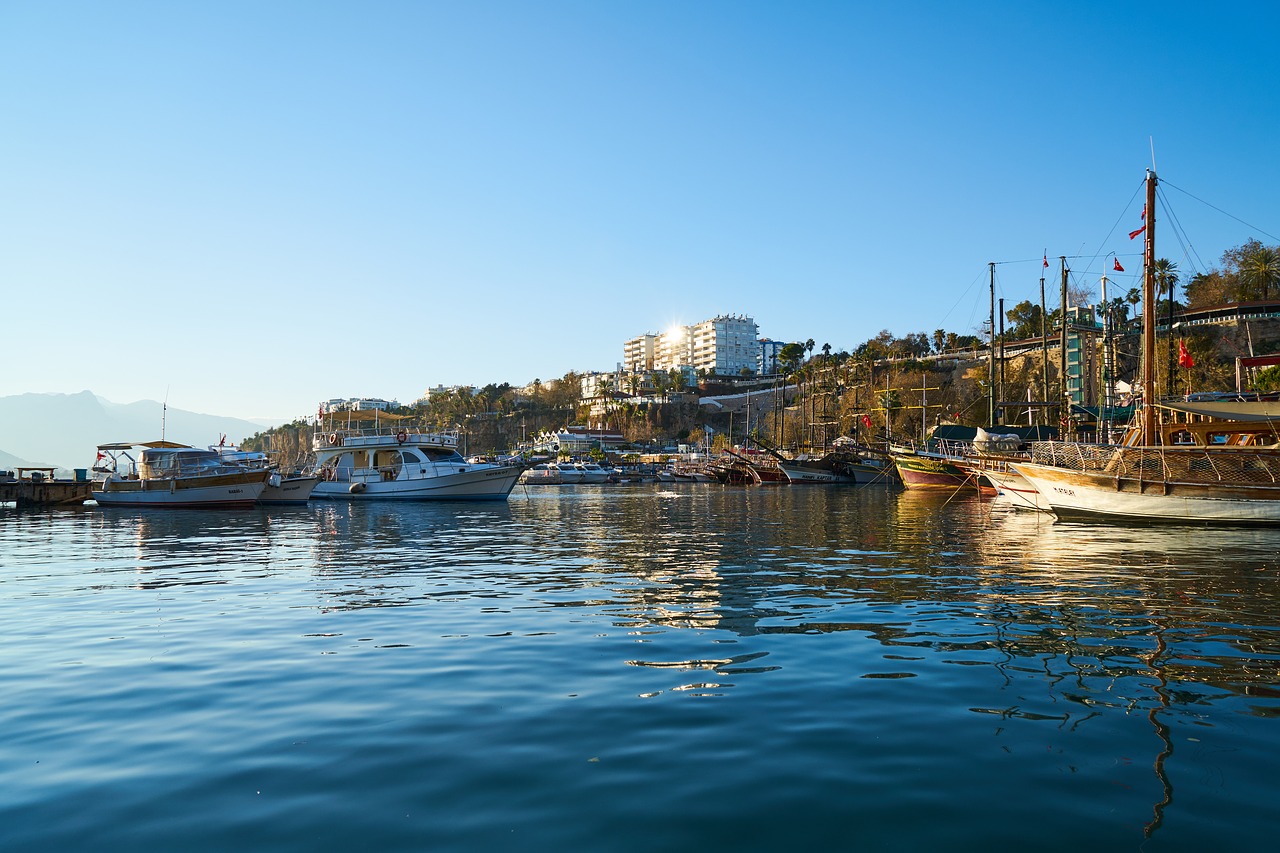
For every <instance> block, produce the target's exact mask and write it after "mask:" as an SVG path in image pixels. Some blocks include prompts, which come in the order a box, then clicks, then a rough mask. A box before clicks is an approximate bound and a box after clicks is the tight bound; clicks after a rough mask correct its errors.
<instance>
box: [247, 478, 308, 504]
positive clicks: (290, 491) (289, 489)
mask: <svg viewBox="0 0 1280 853" xmlns="http://www.w3.org/2000/svg"><path fill="white" fill-rule="evenodd" d="M319 483H320V478H319V477H285V478H284V479H283V480H281V481H280V485H278V486H273V485H271V484H270V483H268V484H267V487H266V488H265V489H263V490H262V494H261V495H259V496H258V503H260V504H304V503H306V502H307V501H308V500H309V499H310V498H311V492H312V491H314V490H315V487H316V486H317V485H319Z"/></svg>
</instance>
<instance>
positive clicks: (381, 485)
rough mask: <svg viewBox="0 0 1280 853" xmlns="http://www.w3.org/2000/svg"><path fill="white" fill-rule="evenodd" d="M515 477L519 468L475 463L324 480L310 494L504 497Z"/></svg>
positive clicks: (333, 497)
mask: <svg viewBox="0 0 1280 853" xmlns="http://www.w3.org/2000/svg"><path fill="white" fill-rule="evenodd" d="M519 478H520V469H519V468H511V467H506V466H475V467H474V468H472V469H471V470H467V471H463V472H459V473H452V474H440V475H437V476H425V477H413V478H408V479H398V480H371V479H356V480H353V481H345V480H335V481H327V480H325V481H321V482H320V483H319V484H317V485H316V487H315V490H314V491H313V492H312V493H311V497H313V498H317V499H325V500H351V501H369V500H399V501H432V500H454V501H457V500H473V501H479V500H506V498H507V495H509V494H511V490H512V489H513V488H514V487H515V484H516V480H518V479H519ZM353 486H354V487H355V488H354V490H353V488H352V487H353Z"/></svg>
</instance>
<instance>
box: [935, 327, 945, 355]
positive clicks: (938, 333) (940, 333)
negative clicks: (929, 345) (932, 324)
mask: <svg viewBox="0 0 1280 853" xmlns="http://www.w3.org/2000/svg"><path fill="white" fill-rule="evenodd" d="M946 343H947V331H946V329H934V330H933V351H934V352H942V351H943V350H944V349H945V348H946Z"/></svg>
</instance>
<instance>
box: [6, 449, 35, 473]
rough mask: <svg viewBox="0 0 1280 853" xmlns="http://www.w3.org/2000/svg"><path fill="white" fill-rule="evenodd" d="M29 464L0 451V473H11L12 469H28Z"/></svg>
mask: <svg viewBox="0 0 1280 853" xmlns="http://www.w3.org/2000/svg"><path fill="white" fill-rule="evenodd" d="M30 467H31V463H30V462H28V461H27V460H25V459H19V458H18V457H17V456H14V455H13V454H12V453H5V452H4V451H3V450H0V471H12V470H13V469H14V468H30Z"/></svg>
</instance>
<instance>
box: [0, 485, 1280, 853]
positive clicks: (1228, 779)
mask: <svg viewBox="0 0 1280 853" xmlns="http://www.w3.org/2000/svg"><path fill="white" fill-rule="evenodd" d="M1278 580H1280V531H1276V530H1257V529H1252V530H1240V529H1212V528H1201V527H1182V526H1164V527H1161V526H1145V527H1133V526H1131V525H1124V524H1116V523H1093V524H1090V523H1076V522H1072V523H1062V522H1054V521H1053V520H1052V519H1051V518H1050V517H1048V516H1042V515H1038V514H1031V513H1022V512H1016V511H1013V510H1011V509H1009V508H1007V507H1004V506H1002V505H1001V504H999V503H998V502H993V501H991V500H989V499H986V498H982V497H979V496H974V495H951V494H948V493H943V494H928V493H919V492H902V491H892V490H887V489H884V488H880V487H870V488H859V489H854V488H848V487H822V486H815V487H791V488H787V487H773V488H768V487H765V488H754V489H752V488H740V489H739V488H727V487H722V486H718V485H696V484H695V485H679V486H600V487H591V486H577V487H561V488H556V487H543V488H540V489H532V488H531V489H528V490H523V489H518V490H517V491H516V492H515V493H514V494H513V495H512V497H511V499H510V500H509V501H507V502H505V503H497V504H446V503H439V504H396V503H359V504H343V503H333V502H313V503H312V504H311V505H310V506H306V507H299V508H279V509H275V508H273V509H262V510H249V511H199V510H167V511H166V510H148V511H127V510H107V509H93V508H85V509H79V510H71V511H62V510H60V511H54V512H29V511H18V510H15V509H0V631H2V632H3V634H2V637H3V645H2V646H0V849H3V850H6V851H14V850H40V851H50V850H95V851H102V850H183V851H193V850H236V851H252V850H272V851H275V850H299V851H317V850H341V851H346V850H377V851H387V850H432V851H450V850H455V851H481V850H484V851H492V850H512V851H516V850H519V851H528V850H571V849H577V850H592V851H614V850H617V851H631V850H636V851H639V850H644V851H654V850H706V849H717V850H784V849H785V850H814V849H838V850H991V849H1008V850H1012V849H1020V850H1079V849H1105V850H1126V849H1132V850H1138V849H1141V850H1148V851H1155V850H1203V849H1208V848H1213V849H1252V848H1256V847H1259V846H1261V845H1263V844H1266V843H1268V842H1270V841H1271V840H1272V836H1273V835H1274V830H1275V829H1276V825H1277V821H1276V818H1275V817H1274V807H1275V806H1274V800H1275V795H1276V793H1277V785H1276V783H1275V782H1274V779H1275V778H1276V774H1275V767H1274V764H1275V762H1274V756H1275V753H1276V746H1277V744H1278V743H1280V719H1277V716H1280V684H1278V681H1280V674H1278V669H1280V637H1278V636H1277V626H1280V606H1277V581H1278Z"/></svg>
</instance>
